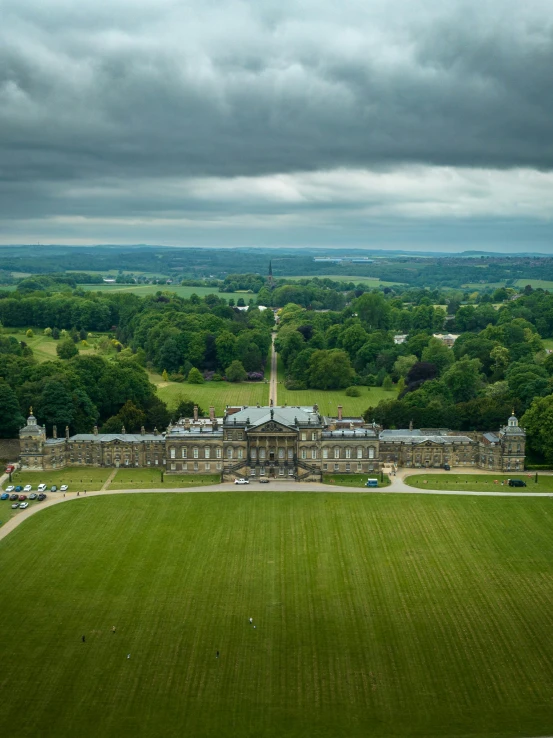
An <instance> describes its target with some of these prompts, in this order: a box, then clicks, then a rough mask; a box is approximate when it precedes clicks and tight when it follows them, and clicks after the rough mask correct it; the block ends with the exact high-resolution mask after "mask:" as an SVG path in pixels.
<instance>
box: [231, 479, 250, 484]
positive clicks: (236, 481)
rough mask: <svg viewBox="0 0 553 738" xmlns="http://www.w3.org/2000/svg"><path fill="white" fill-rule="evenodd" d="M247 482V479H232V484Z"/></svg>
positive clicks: (248, 481)
mask: <svg viewBox="0 0 553 738" xmlns="http://www.w3.org/2000/svg"><path fill="white" fill-rule="evenodd" d="M249 483H250V480H249V479H235V480H234V484H249Z"/></svg>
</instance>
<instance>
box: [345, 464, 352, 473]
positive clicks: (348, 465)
mask: <svg viewBox="0 0 553 738" xmlns="http://www.w3.org/2000/svg"><path fill="white" fill-rule="evenodd" d="M346 471H347V472H349V471H351V464H346Z"/></svg>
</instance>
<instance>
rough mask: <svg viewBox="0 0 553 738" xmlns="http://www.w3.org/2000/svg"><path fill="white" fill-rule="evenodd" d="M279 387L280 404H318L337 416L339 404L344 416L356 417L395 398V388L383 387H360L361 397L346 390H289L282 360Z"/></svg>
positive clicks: (327, 413) (324, 413)
mask: <svg viewBox="0 0 553 738" xmlns="http://www.w3.org/2000/svg"><path fill="white" fill-rule="evenodd" d="M278 379H279V385H278V389H277V404H278V405H285V404H286V405H292V406H294V405H297V406H301V407H303V406H305V407H309V406H311V407H312V406H313V405H315V404H317V405H318V406H319V410H320V412H321V413H322V414H323V415H331V416H334V417H336V415H337V413H338V405H342V407H343V413H344V416H350V417H355V416H359V415H362V414H363V413H364V412H365V410H366V409H367V408H368V407H375V406H376V405H378V403H379V402H381V401H382V400H393V399H395V397H396V395H397V392H396V390H395V389H393V390H390V391H389V392H387V391H386V390H383V389H382V387H359V389H360V390H361V397H348V396H347V395H346V393H345V390H318V389H308V390H289V389H286V387H285V385H284V371H283V366H282V362H281V361H280V360H279V362H278Z"/></svg>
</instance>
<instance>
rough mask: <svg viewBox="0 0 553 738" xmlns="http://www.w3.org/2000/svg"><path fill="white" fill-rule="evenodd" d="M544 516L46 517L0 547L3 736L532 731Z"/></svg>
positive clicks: (551, 674)
mask: <svg viewBox="0 0 553 738" xmlns="http://www.w3.org/2000/svg"><path fill="white" fill-rule="evenodd" d="M551 515H553V512H552V508H551V501H550V500H543V499H531V498H526V499H521V498H495V499H489V498H479V499H477V500H474V499H461V498H439V497H437V498H415V497H412V496H409V495H405V496H401V495H397V496H393V497H385V496H382V497H377V496H373V495H366V496H351V495H347V494H345V495H339V494H328V495H324V494H321V495H317V496H313V495H309V494H305V495H302V494H297V493H295V494H290V495H286V494H282V493H279V494H276V493H271V492H262V493H236V494H234V495H224V494H213V493H211V494H198V495H167V496H163V497H162V496H159V495H157V496H156V495H148V494H144V495H128V496H126V495H117V496H113V497H105V498H90V499H83V498H81V499H79V500H75V501H72V502H71V503H67V504H65V505H59V506H56V507H54V508H50V509H47V510H45V511H44V512H43V513H41V514H40V515H37V516H34V517H33V518H30V519H29V520H27V521H25V523H24V524H23V525H21V526H20V527H19V528H18V529H16V530H15V531H14V532H13V534H10V536H8V537H7V538H6V539H4V540H3V541H1V542H0V559H1V560H2V564H3V565H2V568H1V569H0V593H1V595H2V603H3V616H4V621H5V623H7V624H10V623H15V624H19V630H20V631H21V633H22V637H17V638H14V633H13V629H10V628H4V629H1V630H0V652H1V653H2V664H3V669H2V675H1V676H0V685H1V686H3V687H4V694H5V700H4V709H3V711H1V712H0V732H1V733H2V735H10V736H13V735H15V736H17V735H41V736H42V735H45V736H50V735H51V736H56V737H58V736H73V735H83V736H86V735H105V736H116V735H117V736H127V735H128V736H131V735H132V736H146V735H152V734H153V735H164V736H173V735H175V736H177V735H178V736H181V735H194V736H200V737H201V736H207V735H225V736H252V735H256V736H258V735H259V736H298V738H299V736H304V735H309V736H312V735H317V736H323V737H324V736H333V737H334V736H366V735H369V734H370V735H377V736H387V735H392V736H399V735H410V736H443V735H448V736H469V735H470V736H506V735H509V736H510V735H512V736H516V735H518V736H522V735H546V734H547V733H548V730H549V731H550V726H551V723H552V722H553V702H552V699H551V694H553V643H552V642H551V639H550V634H551V627H552V626H553V616H552V613H553V608H552V604H553V537H552V535H551V534H552V532H553V530H552V527H553V525H552V523H553V520H551ZM22 573H23V574H24V575H22ZM250 616H251V617H253V618H254V622H255V623H256V626H257V627H256V629H255V630H254V629H253V628H252V626H250V625H249V623H248V618H249V617H250ZM112 625H116V626H117V633H116V634H115V635H113V634H112V633H111V626H112ZM81 634H86V639H87V641H86V643H85V644H82V643H81V642H80V637H81ZM216 650H219V651H220V659H218V660H217V659H216V658H215V651H216ZM127 653H130V654H131V658H130V659H127V658H126V657H127ZM14 685H17V689H13V687H14ZM36 685H41V686H40V689H37V687H36ZM21 694H32V696H33V698H32V700H31V699H30V700H27V701H26V703H25V710H24V711H22V710H21V700H20V695H21Z"/></svg>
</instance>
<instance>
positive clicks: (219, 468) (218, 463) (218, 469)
mask: <svg viewBox="0 0 553 738" xmlns="http://www.w3.org/2000/svg"><path fill="white" fill-rule="evenodd" d="M222 466H223V465H222V464H221V462H220V461H218V462H217V471H221V468H222Z"/></svg>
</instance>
